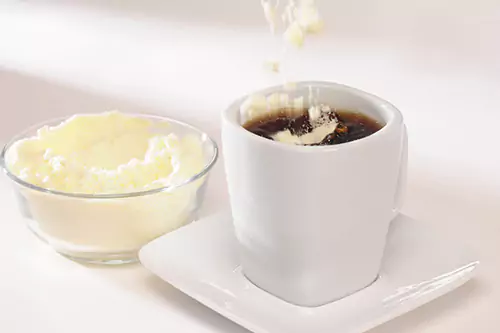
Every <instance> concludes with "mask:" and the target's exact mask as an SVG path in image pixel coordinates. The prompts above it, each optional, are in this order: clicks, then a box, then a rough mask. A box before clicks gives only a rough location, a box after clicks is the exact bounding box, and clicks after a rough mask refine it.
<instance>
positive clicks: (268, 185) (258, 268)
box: [222, 82, 407, 306]
mask: <svg viewBox="0 0 500 333" xmlns="http://www.w3.org/2000/svg"><path fill="white" fill-rule="evenodd" d="M310 87H311V88H312V91H314V92H315V94H318V96H319V100H318V102H320V103H325V104H328V105H330V106H332V107H334V108H336V109H343V110H352V111H358V112H361V113H363V114H365V115H368V116H370V117H372V118H375V119H377V120H379V121H381V122H383V123H385V126H384V127H383V128H382V129H381V130H379V131H378V132H376V133H374V134H372V135H370V136H368V137H365V138H362V139H360V140H357V141H352V142H348V143H343V144H339V145H335V146H315V147H310V146H309V147H305V146H295V145H290V144H284V143H280V142H275V141H272V140H269V139H265V138H262V137H259V136H257V135H255V134H253V133H251V132H249V131H247V130H246V129H245V128H243V127H242V124H241V115H240V106H241V104H242V102H243V100H244V99H245V97H243V98H241V99H239V100H237V101H235V102H234V103H233V104H232V105H231V106H230V107H229V108H228V109H227V110H226V111H224V112H223V117H222V118H223V120H222V143H223V154H224V160H225V167H226V176H227V181H228V186H229V194H230V202H231V209H232V215H233V219H234V227H235V233H236V237H237V239H238V242H239V244H240V257H241V264H242V268H243V272H244V274H245V276H246V277H247V278H248V279H249V280H250V281H252V282H253V283H254V284H255V285H257V286H258V287H260V288H262V289H264V290H266V291H268V292H269V293H271V294H273V295H275V296H277V297H279V298H281V299H283V300H285V301H288V302H290V303H293V304H297V305H301V306H319V305H323V304H326V303H329V302H332V301H335V300H338V299H340V298H342V297H344V296H347V295H349V294H351V293H353V292H356V291H358V290H360V289H362V288H364V287H366V286H368V285H370V284H371V283H372V282H374V281H375V280H376V278H377V276H378V274H379V270H380V266H381V261H382V256H383V252H384V247H385V242H386V235H387V232H388V229H389V224H390V222H391V220H392V219H393V218H394V217H395V216H396V215H397V214H398V211H399V208H400V205H401V202H402V196H403V192H404V187H405V182H406V161H407V135H406V129H405V125H404V123H403V117H402V115H401V113H400V112H399V111H398V110H397V109H396V108H395V107H394V106H393V105H391V104H390V103H388V102H386V101H384V100H382V99H380V98H378V97H376V96H373V95H371V94H368V93H366V92H363V91H360V90H358V89H354V88H350V87H347V86H344V85H339V84H334V83H329V82H300V83H298V84H297V90H295V92H294V94H299V95H300V94H302V95H304V96H307V95H308V94H309V91H310V89H311V88H310ZM282 89H283V88H282V87H281V86H275V87H271V88H268V89H264V90H262V91H258V92H256V93H257V94H263V95H268V94H271V93H274V92H283V90H282Z"/></svg>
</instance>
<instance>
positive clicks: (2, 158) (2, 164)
mask: <svg viewBox="0 0 500 333" xmlns="http://www.w3.org/2000/svg"><path fill="white" fill-rule="evenodd" d="M125 114H127V115H129V116H132V117H140V118H147V119H151V120H158V121H167V122H169V123H175V124H177V125H180V126H183V127H186V128H189V129H190V130H192V131H194V132H196V133H198V134H200V135H201V136H204V137H206V138H207V140H208V142H209V144H210V145H211V146H212V148H213V154H212V156H211V157H210V159H209V161H208V162H206V163H205V165H204V166H203V169H202V170H201V171H200V172H198V173H196V174H194V175H193V176H191V177H189V178H187V179H186V180H184V181H182V182H180V183H178V184H174V185H168V186H162V187H158V188H153V189H149V190H142V191H133V192H124V193H105V194H91V193H79V192H64V191H58V190H52V189H49V188H45V187H41V186H38V185H35V184H32V183H29V182H26V181H24V180H22V179H21V178H19V177H18V176H16V175H15V174H13V173H12V172H11V171H10V170H9V168H8V167H7V162H6V154H7V151H8V150H9V148H11V147H12V145H13V144H14V143H15V142H17V141H18V140H21V139H22V138H24V137H25V136H26V134H27V133H29V132H32V131H35V130H37V129H39V128H41V127H43V126H45V125H48V124H53V123H55V122H62V121H64V120H67V119H69V117H67V116H66V117H57V118H51V119H49V120H45V121H43V122H40V123H37V124H35V125H32V126H30V127H28V128H25V129H24V130H22V131H21V132H20V133H18V134H16V135H15V136H14V137H12V138H11V139H10V140H9V141H8V142H7V143H6V144H5V146H4V147H3V149H2V152H1V154H0V168H1V169H2V170H3V172H4V173H5V174H6V175H7V176H8V177H9V178H10V179H11V180H12V181H14V182H15V183H17V184H19V185H21V186H23V187H25V188H28V189H31V190H34V191H37V192H40V193H46V194H52V195H57V196H63V197H70V198H80V199H123V198H132V197H142V196H146V195H151V194H156V193H161V192H170V191H172V190H175V189H178V188H180V187H183V186H185V185H187V184H189V183H192V182H194V181H195V180H198V179H199V178H201V177H203V176H205V175H206V174H207V173H208V172H209V171H210V169H212V167H213V166H214V164H215V163H216V161H217V159H218V157H219V148H218V146H217V143H216V142H215V140H214V139H212V138H211V137H210V136H209V135H208V134H207V133H206V132H204V131H202V130H200V129H198V128H197V127H195V126H193V125H190V124H187V123H185V122H183V121H180V120H176V119H173V118H169V117H163V116H160V115H154V114H148V113H128V112H127V113H125ZM85 115H91V113H90V114H85Z"/></svg>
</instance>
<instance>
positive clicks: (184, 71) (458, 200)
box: [0, 0, 500, 333]
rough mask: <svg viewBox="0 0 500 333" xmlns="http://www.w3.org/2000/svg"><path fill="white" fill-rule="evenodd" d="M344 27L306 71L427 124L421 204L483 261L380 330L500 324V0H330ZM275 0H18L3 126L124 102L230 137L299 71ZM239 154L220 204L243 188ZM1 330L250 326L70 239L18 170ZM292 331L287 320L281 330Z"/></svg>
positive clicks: (415, 195) (417, 124)
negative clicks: (274, 15)
mask: <svg viewBox="0 0 500 333" xmlns="http://www.w3.org/2000/svg"><path fill="white" fill-rule="evenodd" d="M319 5H320V8H321V9H322V13H323V16H324V18H325V21H326V24H327V29H326V31H325V33H324V34H323V35H322V36H318V37H315V38H313V39H311V40H308V41H306V45H305V48H304V49H303V50H301V51H300V52H292V53H291V54H290V55H289V57H288V58H287V60H286V63H285V65H286V66H287V69H288V73H289V79H314V80H330V81H336V82H341V83H345V84H348V85H352V86H356V87H358V88H361V89H363V90H367V91H370V92H372V93H375V94H377V95H379V96H381V97H383V98H386V99H388V100H389V101H391V102H392V103H394V104H395V105H397V106H398V107H399V108H400V109H401V110H402V112H403V114H404V116H405V119H406V122H407V125H408V128H409V135H410V163H409V168H410V169H409V184H408V196H407V201H406V205H405V207H404V212H406V213H408V214H409V215H411V216H413V217H415V218H417V219H425V220H427V221H429V222H431V223H432V224H433V225H434V226H435V229H436V232H441V233H443V234H447V235H448V236H449V237H454V238H456V239H457V240H459V241H461V242H463V243H464V244H466V245H468V246H469V247H470V248H471V249H472V250H473V251H475V252H476V253H477V255H478V257H479V259H480V260H481V261H482V265H481V267H480V271H479V275H478V277H477V278H476V279H475V280H474V281H472V282H470V283H468V284H467V285H465V286H464V287H462V288H461V289H459V290H457V291H455V292H453V293H452V294H450V295H447V296H445V297H443V298H441V299H439V300H436V301H434V302H433V303H431V304H429V305H426V306H424V307H422V308H420V309H418V310H416V311H414V312H412V313H410V314H407V315H405V316H403V317H401V318H399V319H397V320H394V321H392V322H390V323H387V324H385V325H383V326H381V327H379V328H377V329H375V330H373V331H372V333H399V332H408V333H416V332H419V333H420V332H425V333H444V332H446V333H448V332H454V333H462V332H470V331H477V332H496V331H498V330H499V328H500V318H499V316H498V309H499V308H500V289H499V287H498V281H500V263H499V260H498V259H497V255H498V253H500V148H499V145H500V133H499V132H500V125H499V124H500V123H499V122H500V2H498V0H478V1H465V0H419V1H409V0H343V1H340V0H335V1H328V0H322V1H321V0H320V2H319ZM275 43H276V40H275V39H274V38H272V37H271V36H270V34H269V33H268V31H267V27H266V25H265V23H264V20H263V18H262V13H261V8H260V4H259V1H258V0H211V1H202V0H184V1H160V0H158V1H153V0H144V1H138V0H136V1H131V0H128V1H127V0H122V1H118V0H113V1H111V0H110V1H104V0H91V1H77V0H74V1H69V0H68V1H40V0H39V1H34V0H33V1H19V2H11V1H3V2H2V3H1V4H0V115H1V118H0V141H1V142H5V140H7V139H8V138H9V137H10V136H11V135H13V134H14V133H16V132H17V131H19V130H21V129H22V128H24V127H26V126H28V125H31V124H34V123H36V122H38V121H40V120H44V119H46V118H49V117H54V116H58V115H69V114H73V113H79V112H99V111H104V110H109V109H120V110H123V111H136V112H140V111H144V112H155V113H162V114H167V115H170V116H174V117H177V118H180V119H183V120H187V121H189V122H191V123H193V124H195V125H198V126H200V127H202V128H203V129H205V130H207V131H208V132H209V133H210V134H212V135H214V136H215V137H217V139H218V130H219V112H220V111H221V110H222V109H223V108H224V107H225V106H226V105H227V104H228V103H229V102H230V101H231V100H232V99H233V98H235V97H237V96H239V95H241V94H244V93H246V92H249V91H250V90H252V89H256V88H260V87H262V86H266V85H271V84H276V83H279V82H281V81H280V80H282V79H283V78H281V77H276V76H274V75H272V74H270V73H267V72H265V71H263V70H262V67H261V64H262V60H264V59H266V58H268V57H272V56H273V55H275V54H276V52H277V51H276V44H275ZM223 179H224V178H223V173H222V164H221V163H219V165H218V167H217V168H216V170H215V171H214V174H213V179H211V188H210V191H209V193H208V195H209V196H208V198H207V205H206V207H205V208H206V214H208V213H209V212H210V211H215V210H219V209H221V207H223V206H226V205H227V195H226V193H225V184H224V180H223ZM0 185H1V186H0V199H1V202H2V217H1V221H0V260H1V266H0V332H6V333H7V332H9V333H17V332H23V333H24V332H35V331H36V332H41V333H47V332H51V333H52V332H55V333H59V332H61V333H62V332H64V333H66V332H76V333H79V332H82V333H83V332H139V331H140V332H152V333H154V332H196V333H198V332H200V333H203V332H222V333H224V332H227V333H229V332H247V331H246V330H244V329H242V328H239V327H238V326H236V325H235V324H233V323H231V322H230V321H228V320H226V319H224V318H222V317H221V316H219V315H217V314H215V313H213V312H212V311H210V310H208V309H206V308H205V307H203V306H202V305H200V304H198V303H196V302H195V301H193V300H191V299H190V298H188V297H186V296H184V295H183V294H181V293H180V292H178V291H176V290H175V289H173V288H172V287H170V286H169V285H168V284H166V283H163V282H162V281H160V280H159V279H158V278H156V277H154V276H151V275H150V274H149V273H148V272H147V271H145V270H144V269H143V268H142V267H140V266H139V265H135V266H127V267H120V268H101V267H86V266H82V265H80V264H77V263H74V262H71V261H68V260H66V259H64V258H62V257H60V256H58V255H57V254H55V253H53V252H52V251H51V250H50V249H49V248H48V247H47V246H46V245H44V244H42V243H41V242H40V241H38V240H37V239H35V237H34V236H32V235H31V234H29V232H28V231H27V230H26V228H25V227H24V226H23V225H22V224H21V221H20V219H19V218H18V217H17V212H16V208H15V205H14V201H13V198H12V196H11V193H10V191H9V189H8V186H6V185H7V184H6V181H5V180H2V184H0ZM279 333H281V332H279Z"/></svg>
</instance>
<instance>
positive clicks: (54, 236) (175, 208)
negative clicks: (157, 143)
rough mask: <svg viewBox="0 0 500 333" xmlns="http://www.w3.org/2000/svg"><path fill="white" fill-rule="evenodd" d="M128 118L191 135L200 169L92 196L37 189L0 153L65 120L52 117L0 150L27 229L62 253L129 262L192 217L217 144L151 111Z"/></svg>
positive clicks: (91, 260) (91, 259) (165, 131)
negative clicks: (166, 181) (154, 184)
mask: <svg viewBox="0 0 500 333" xmlns="http://www.w3.org/2000/svg"><path fill="white" fill-rule="evenodd" d="M133 116H136V117H142V118H147V119H149V120H151V121H153V124H154V123H160V122H165V121H167V122H168V123H169V126H168V127H165V126H158V127H159V129H156V128H155V129H154V131H155V133H157V132H158V131H161V133H159V134H162V135H167V134H169V133H175V134H176V135H178V136H179V137H183V136H185V135H195V136H197V137H198V138H199V139H200V142H201V144H202V150H203V153H204V160H205V161H204V162H205V165H204V167H203V168H202V169H201V171H200V172H199V173H197V174H195V175H193V176H192V177H191V178H189V179H187V180H185V181H184V182H182V183H180V184H176V185H175V186H167V187H161V188H156V189H151V190H144V191H140V192H130V193H117V194H97V195H93V194H78V193H67V192H59V191H54V190H50V189H47V188H43V187H39V186H36V185H33V184H30V183H27V182H25V181H23V180H22V179H20V178H18V177H17V176H16V175H14V174H13V173H11V172H10V171H9V170H8V168H7V166H6V165H7V164H6V161H5V156H6V152H7V151H8V149H9V148H10V147H11V146H12V144H13V143H15V142H16V141H18V140H20V139H23V138H26V137H31V136H35V135H36V131H37V130H38V129H39V128H40V127H43V126H45V125H48V126H53V125H57V124H59V123H61V122H62V121H63V120H65V119H66V118H59V119H53V120H50V121H47V122H44V123H42V124H38V125H36V126H33V127H31V128H29V129H27V130H25V131H23V132H22V133H20V134H19V135H17V136H15V137H14V138H13V139H12V140H11V141H10V142H9V143H7V145H5V147H4V149H3V151H2V154H1V166H2V168H3V170H4V172H5V173H6V174H7V176H8V177H9V179H10V180H11V181H12V184H13V185H14V192H15V195H16V197H17V199H18V203H19V210H20V212H21V214H22V216H23V217H24V218H25V220H26V222H27V225H28V227H29V228H30V229H31V230H32V231H33V232H34V233H35V234H36V235H37V236H38V237H39V238H41V239H42V240H43V241H45V242H47V243H48V244H50V245H51V246H52V247H53V248H54V249H55V250H56V251H57V252H59V253H61V254H62V255H64V256H66V257H69V258H71V259H73V260H78V261H83V262H88V263H102V264H123V263H130V262H135V261H137V252H138V250H139V249H140V248H141V247H142V246H143V245H145V244H146V243H148V242H150V241H151V240H153V239H155V238H157V237H159V236H161V235H163V234H165V233H168V232H170V231H172V230H175V229H177V228H179V227H181V226H183V225H185V224H187V223H189V222H192V221H193V220H194V219H196V214H197V211H198V209H199V207H200V205H201V203H202V201H203V196H204V192H205V191H204V190H205V187H206V182H207V178H208V172H209V171H210V170H211V168H212V167H213V165H214V164H215V162H216V160H217V156H218V148H217V144H216V143H215V141H214V140H212V139H211V138H210V137H209V136H208V135H207V134H206V133H204V132H203V131H201V130H199V129H197V128H195V127H193V126H191V125H188V124H185V123H183V122H180V121H177V120H174V119H169V118H165V117H160V116H152V115H137V114H136V115H133Z"/></svg>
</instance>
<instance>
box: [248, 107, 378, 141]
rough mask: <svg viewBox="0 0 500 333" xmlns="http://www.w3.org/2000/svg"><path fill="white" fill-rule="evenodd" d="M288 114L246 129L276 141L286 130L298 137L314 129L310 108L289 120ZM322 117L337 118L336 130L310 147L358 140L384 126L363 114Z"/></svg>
mask: <svg viewBox="0 0 500 333" xmlns="http://www.w3.org/2000/svg"><path fill="white" fill-rule="evenodd" d="M289 114H290V113H289V112H287V110H286V109H282V110H280V111H279V112H275V113H273V115H270V116H269V117H263V118H259V119H255V120H251V121H249V122H247V123H245V124H244V125H243V127H244V128H246V129H247V130H249V131H250V132H252V133H254V134H257V135H259V136H261V137H264V138H267V139H270V140H273V135H274V134H276V133H278V132H281V131H285V130H290V132H291V134H292V135H297V136H300V135H303V134H306V133H309V132H311V131H312V130H313V126H312V125H311V122H310V119H309V114H308V112H307V109H304V110H303V112H302V113H300V112H296V111H294V114H297V116H296V117H290V115H289ZM323 116H324V117H328V118H329V119H330V120H332V119H335V120H336V121H337V122H338V125H337V127H336V128H335V131H333V132H332V133H329V134H328V135H326V136H325V137H324V138H323V139H322V140H321V141H320V142H318V143H314V144H308V146H326V145H336V144H339V143H345V142H350V141H355V140H359V139H362V138H364V137H367V136H368V135H371V134H373V133H375V132H377V131H378V130H380V129H381V128H382V127H384V125H385V124H383V123H380V122H379V121H377V120H375V119H372V118H371V117H368V116H366V115H364V114H362V113H359V112H353V111H345V110H341V111H337V110H335V111H333V110H332V111H328V112H327V113H326V114H323Z"/></svg>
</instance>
